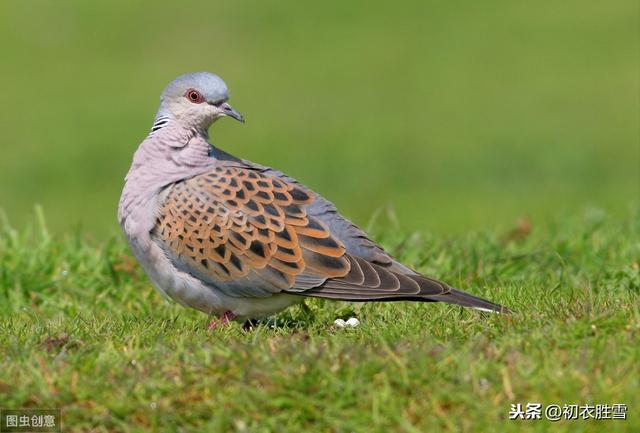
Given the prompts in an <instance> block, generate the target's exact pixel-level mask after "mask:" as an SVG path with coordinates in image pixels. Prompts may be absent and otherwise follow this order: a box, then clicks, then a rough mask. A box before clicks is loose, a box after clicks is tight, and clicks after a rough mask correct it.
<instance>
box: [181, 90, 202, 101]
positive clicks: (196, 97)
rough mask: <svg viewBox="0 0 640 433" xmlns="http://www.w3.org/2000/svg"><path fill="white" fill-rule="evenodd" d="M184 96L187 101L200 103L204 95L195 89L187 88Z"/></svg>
mask: <svg viewBox="0 0 640 433" xmlns="http://www.w3.org/2000/svg"><path fill="white" fill-rule="evenodd" d="M184 96H185V98H187V99H188V100H189V102H193V103H194V104H202V103H203V102H204V96H202V94H201V93H200V92H198V91H197V90H195V89H189V90H187V91H186V92H185V94H184Z"/></svg>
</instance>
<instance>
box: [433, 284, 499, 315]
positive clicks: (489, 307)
mask: <svg viewBox="0 0 640 433" xmlns="http://www.w3.org/2000/svg"><path fill="white" fill-rule="evenodd" d="M428 298H429V299H432V300H434V301H438V302H447V303H449V304H455V305H462V306H463V307H470V308H475V309H477V310H482V311H489V312H492V313H504V314H509V313H511V310H509V309H508V308H507V307H505V306H502V305H500V304H495V303H493V302H491V301H487V300H486V299H482V298H479V297H477V296H473V295H471V294H469V293H466V292H463V291H462V290H458V289H454V288H451V290H450V291H449V292H447V293H444V294H442V295H430V296H429V297H428Z"/></svg>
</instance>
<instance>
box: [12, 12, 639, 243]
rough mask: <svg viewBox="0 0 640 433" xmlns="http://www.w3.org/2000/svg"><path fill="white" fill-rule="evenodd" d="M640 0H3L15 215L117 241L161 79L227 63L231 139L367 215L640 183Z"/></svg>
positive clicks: (536, 210) (439, 227)
mask: <svg viewBox="0 0 640 433" xmlns="http://www.w3.org/2000/svg"><path fill="white" fill-rule="evenodd" d="M639 20H640V13H639V10H638V2H637V1H635V0H616V1H609V2H596V1H590V2H585V1H576V0H572V1H564V2H557V1H543V2H514V1H488V2H471V1H467V2H442V1H402V0H398V1H394V2H386V1H377V2H374V1H371V0H369V1H335V0H329V1H324V2H300V1H293V0H291V1H282V0H279V1H265V0H260V1H257V0H255V1H214V0H208V1H182V2H175V1H164V0H162V1H161V0H156V1H153V2H142V1H131V0H127V1H124V0H116V1H108V2H107V1H104V2H97V1H86V0H85V1H80V0H76V1H69V0H56V1H51V0H29V1H14V0H3V1H2V2H0V53H1V59H2V60H0V62H1V64H2V68H0V78H1V79H2V83H3V84H2V99H1V101H2V103H1V104H0V131H1V134H0V149H1V156H0V208H3V209H4V211H5V212H6V213H7V214H8V216H9V220H10V221H11V222H12V223H13V224H14V225H17V226H20V225H21V224H23V222H24V221H26V220H28V219H29V218H30V217H31V216H32V215H33V207H34V204H41V205H42V206H43V207H44V211H45V214H46V216H47V219H48V221H49V224H50V226H51V227H52V228H53V229H55V230H56V231H69V230H76V229H78V228H81V229H82V230H83V231H86V232H87V233H89V234H91V235H92V236H94V237H97V238H101V237H104V236H107V235H110V234H112V233H117V231H118V228H117V223H116V217H115V214H116V207H117V201H118V197H119V194H120V190H121V187H122V181H123V177H124V175H125V173H126V171H127V169H128V166H129V163H130V161H131V156H132V153H133V152H134V150H135V149H136V147H137V145H138V143H139V142H140V141H141V140H142V139H143V138H144V136H145V135H146V133H147V131H148V129H149V127H150V125H151V123H152V120H153V117H154V113H155V110H156V108H157V103H158V97H159V94H160V91H161V90H162V89H163V87H164V86H165V85H166V84H167V83H168V82H169V81H170V80H172V79H173V78H174V77H175V76H177V75H179V74H182V73H185V72H190V71H198V70H209V71H213V72H215V73H217V74H219V75H221V76H222V77H223V78H224V79H225V80H226V81H227V83H228V85H229V87H230V89H231V92H232V100H231V102H232V103H233V105H234V106H235V107H236V108H237V109H238V110H239V111H241V112H242V113H243V114H245V116H246V117H247V119H248V121H247V123H246V124H245V125H240V124H238V123H236V122H232V121H230V120H223V121H221V122H219V123H218V124H216V125H215V126H214V128H213V130H212V131H211V137H212V141H213V142H214V143H216V144H218V145H219V146H220V147H222V148H224V149H226V150H227V151H230V152H232V153H235V154H237V155H240V156H242V157H245V158H248V159H252V160H255V161H257V162H260V163H263V164H267V165H272V166H275V167H277V168H280V169H282V170H284V171H285V172H288V173H289V174H291V175H293V176H295V177H297V178H299V179H300V180H302V181H304V182H305V183H307V184H308V185H309V186H311V187H312V188H314V189H316V190H317V191H319V192H320V193H322V194H324V195H326V196H327V197H328V198H330V199H332V200H333V201H335V202H336V204H337V205H338V206H339V207H340V208H341V209H342V210H343V211H344V213H345V214H346V215H348V216H349V217H351V218H353V219H354V220H355V221H356V222H357V223H359V224H361V225H364V224H366V223H367V221H369V220H370V218H371V217H372V215H373V214H374V213H375V212H376V211H377V210H379V209H394V210H395V213H396V214H397V217H398V220H399V221H400V224H401V225H402V227H403V228H406V229H410V230H422V231H427V230H429V231H439V232H453V233H455V232H462V231H465V230H471V229H482V228H491V227H496V226H498V227H499V226H508V225H510V224H512V223H513V221H514V220H515V219H516V218H518V217H520V216H528V217H530V218H531V219H532V220H533V221H534V223H535V222H536V221H545V220H549V219H550V218H553V217H557V216H558V215H562V214H564V213H568V212H573V211H574V210H576V209H584V208H588V207H592V206H593V207H598V208H604V209H606V210H607V211H608V212H612V213H619V212H620V213H621V212H624V211H625V210H626V208H627V207H628V206H629V205H630V204H632V203H637V202H638V198H639V195H640V191H639V189H640V174H639V166H640V126H639V119H640V96H639V95H640V88H639V87H640V86H639V81H640V66H639V64H640V59H639V57H640V37H639V36H640V35H639Z"/></svg>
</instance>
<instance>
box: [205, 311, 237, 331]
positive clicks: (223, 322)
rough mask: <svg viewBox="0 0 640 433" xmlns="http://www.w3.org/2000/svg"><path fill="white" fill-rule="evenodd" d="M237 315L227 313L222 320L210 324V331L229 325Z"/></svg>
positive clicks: (221, 317)
mask: <svg viewBox="0 0 640 433" xmlns="http://www.w3.org/2000/svg"><path fill="white" fill-rule="evenodd" d="M235 317H236V315H235V314H233V312H231V311H225V313H224V314H223V315H222V316H220V318H218V319H215V320H213V321H212V322H211V323H209V329H216V328H218V327H220V326H225V325H228V324H229V322H231V321H232V320H233V319H235Z"/></svg>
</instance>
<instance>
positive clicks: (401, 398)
mask: <svg viewBox="0 0 640 433" xmlns="http://www.w3.org/2000/svg"><path fill="white" fill-rule="evenodd" d="M39 220H40V221H41V222H40V224H38V225H34V226H32V227H31V228H30V229H21V230H14V229H12V228H11V227H9V226H8V225H7V224H4V225H3V226H2V229H0V311H1V313H0V402H1V404H0V406H1V407H5V408H21V407H24V408H62V411H63V414H64V415H63V417H64V426H65V431H66V432H86V431H91V432H115V431H125V432H134V431H158V432H168V431H185V432H187V431H194V432H195V431H198V432H202V431H233V432H251V433H255V432H272V431H277V432H296V433H297V432H303V431H304V432H307V431H308V432H390V431H393V432H396V431H397V432H426V431H444V432H462V431H469V432H489V431H501V432H502V431H504V432H526V431H551V430H553V431H561V432H562V431H565V432H601V431H605V430H606V431H612V432H613V431H628V432H633V431H639V430H640V418H639V417H638V414H639V413H640V398H639V397H638V389H640V345H639V344H638V336H639V335H640V307H639V295H640V269H639V262H640V212H639V210H638V208H637V207H635V206H634V208H633V209H632V210H631V211H628V212H627V213H626V214H625V215H624V216H623V217H619V216H614V215H611V214H608V213H606V212H604V211H598V210H590V211H585V212H583V213H580V214H574V215H568V216H567V215H565V216H559V217H558V219H556V220H554V221H553V222H550V223H546V224H543V225H540V226H536V225H533V230H532V231H531V233H529V230H528V229H527V224H524V223H523V224H520V226H517V227H516V228H514V230H512V231H507V232H493V231H486V232H482V231H480V232H475V233H469V234H467V235H465V236H451V237H444V236H441V235H435V234H422V235H419V234H414V235H406V234H403V233H402V231H401V230H399V229H397V228H393V227H391V226H389V224H378V225H376V226H375V227H374V228H373V231H374V232H375V233H377V234H378V235H379V236H378V238H379V239H381V240H382V241H383V244H384V245H385V246H386V247H387V248H388V249H389V250H390V251H391V252H393V253H394V254H395V255H396V256H397V257H399V258H400V259H402V260H403V261H405V262H406V263H408V264H410V265H412V266H415V267H416V268H418V269H419V270H421V271H423V272H425V273H427V274H430V275H433V276H437V277H440V278H442V279H444V280H446V281H448V282H450V283H451V284H453V285H456V286H458V287H462V288H468V289H469V290H470V291H472V292H473V293H476V294H479V295H482V296H486V297H488V298H490V299H492V300H495V301H497V302H500V303H503V304H505V305H508V306H509V307H511V308H513V309H514V310H515V313H514V314H513V315H511V316H499V315H491V314H483V313H479V312H475V311H469V310H463V309H460V308H458V307H452V306H448V305H441V304H417V303H395V304H350V303H331V302H323V301H319V300H312V301H310V302H308V303H307V304H308V307H309V308H308V309H303V308H300V307H295V308H292V309H290V310H287V311H285V312H283V313H281V314H280V315H278V316H276V325H277V326H276V327H275V329H274V328H271V327H269V326H267V325H262V326H259V327H257V328H256V329H255V330H253V331H252V332H248V333H247V332H244V331H242V329H241V328H240V326H239V325H236V324H233V325H231V326H229V327H227V328H224V329H219V330H216V331H215V332H211V331H208V330H207V329H206V325H207V321H208V319H207V317H206V316H204V315H202V314H200V313H197V312H194V311H189V310H185V309H183V308H181V307H178V306H176V305H175V304H173V303H167V302H166V301H165V300H164V299H163V298H162V297H161V296H160V295H159V294H158V293H157V292H156V291H155V290H154V289H152V288H151V287H150V284H149V282H148V280H147V279H146V277H145V276H144V275H143V273H142V271H141V270H140V269H139V267H138V266H137V265H136V263H135V262H134V260H133V259H132V257H131V255H130V253H129V252H128V249H127V247H126V245H125V244H124V242H123V241H122V240H121V239H120V238H115V239H112V240H110V241H108V242H105V243H102V244H95V243H91V242H87V241H86V240H84V238H83V237H82V236H80V235H77V236H53V235H51V234H49V232H48V231H47V230H46V229H45V228H44V223H42V218H41V217H40V219H39ZM383 225H384V227H382V226H383ZM350 316H357V317H358V318H359V319H360V320H361V322H362V323H361V326H360V327H358V328H357V329H342V330H341V329H334V328H333V327H332V326H331V324H332V322H333V320H334V319H335V318H337V317H343V318H347V317H350ZM526 402H542V403H545V404H549V403H558V404H560V405H562V404H571V403H577V404H585V403H591V404H597V403H603V404H604V403H626V404H627V405H628V407H629V414H628V418H629V419H628V420H627V421H611V420H610V421H593V420H589V421H562V422H559V423H555V424H551V423H549V422H547V421H508V420H507V416H508V412H509V409H510V404H511V403H526Z"/></svg>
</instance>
